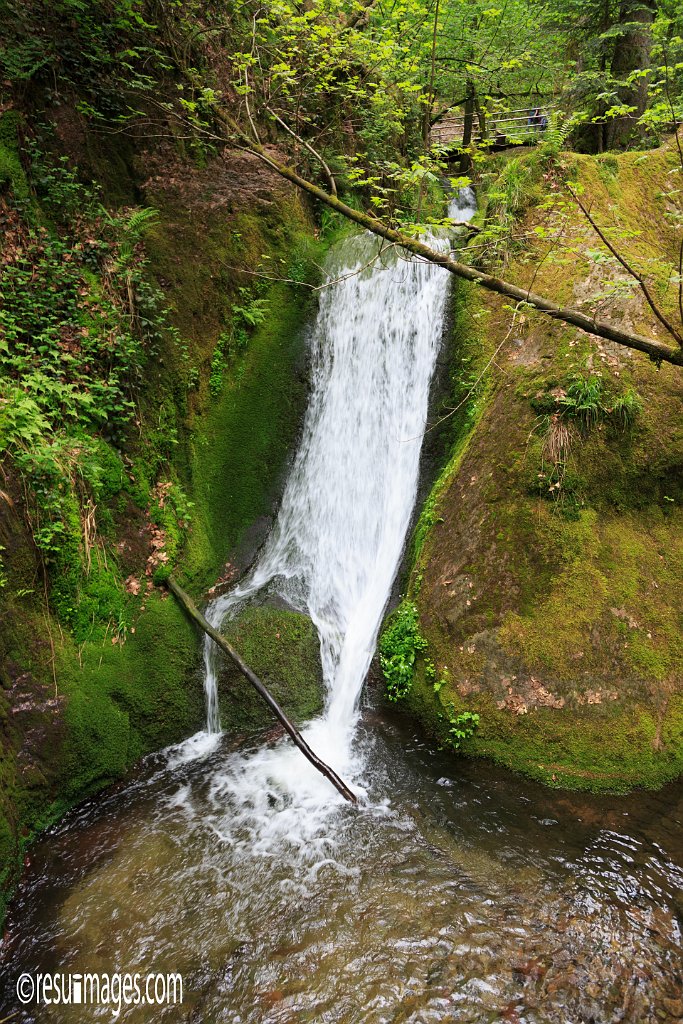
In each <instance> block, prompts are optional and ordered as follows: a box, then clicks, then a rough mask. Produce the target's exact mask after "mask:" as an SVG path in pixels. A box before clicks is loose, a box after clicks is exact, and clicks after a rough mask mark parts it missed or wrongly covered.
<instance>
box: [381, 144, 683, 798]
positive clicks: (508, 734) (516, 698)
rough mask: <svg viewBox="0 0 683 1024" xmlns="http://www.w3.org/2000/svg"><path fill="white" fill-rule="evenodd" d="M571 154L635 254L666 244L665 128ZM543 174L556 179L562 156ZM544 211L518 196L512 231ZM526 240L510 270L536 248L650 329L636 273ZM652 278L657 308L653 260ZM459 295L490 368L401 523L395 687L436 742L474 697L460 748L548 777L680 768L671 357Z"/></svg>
mask: <svg viewBox="0 0 683 1024" xmlns="http://www.w3.org/2000/svg"><path fill="white" fill-rule="evenodd" d="M522 159H529V160H532V161H535V160H538V157H537V156H536V155H535V154H534V155H530V156H529V157H527V158H522ZM571 159H572V161H573V167H572V168H571V173H573V174H574V175H575V176H576V177H577V178H578V179H579V181H580V183H581V185H582V186H583V188H584V190H585V194H586V195H587V196H588V197H589V200H590V203H589V205H591V206H592V209H593V212H594V215H595V216H597V217H598V219H600V218H602V219H603V220H604V221H605V222H607V221H608V220H609V221H610V222H613V223H614V224H615V225H616V229H617V230H619V231H620V232H621V233H622V236H624V237H628V238H629V239H631V241H630V243H629V244H630V245H631V246H632V249H633V250H635V253H636V256H637V258H638V259H639V260H641V261H645V262H646V264H647V265H648V266H652V267H658V266H660V265H661V267H665V266H666V263H667V260H668V261H669V263H670V264H672V265H673V264H674V263H675V261H676V259H677V248H676V239H675V235H674V232H673V231H672V229H671V227H670V226H669V225H668V223H667V219H666V216H665V215H664V214H665V208H666V202H667V201H668V200H666V199H665V198H664V196H665V183H666V180H667V177H668V175H669V174H670V171H671V169H672V167H674V166H675V162H676V156H675V154H674V153H672V152H671V150H670V148H668V147H664V148H662V149H661V150H659V151H656V152H653V153H650V154H648V156H647V159H644V158H642V157H637V156H636V154H624V155H623V156H620V157H618V158H616V157H615V158H614V160H613V166H612V165H611V166H612V169H611V172H610V176H607V175H605V173H604V168H603V161H602V160H601V158H591V157H581V158H578V157H574V158H571ZM554 173H556V174H558V182H557V187H558V188H559V187H560V181H559V178H560V177H561V174H562V173H567V171H566V170H565V171H564V172H562V171H561V170H558V169H555V171H554V170H553V168H552V167H550V168H548V167H546V169H545V174H546V176H547V177H552V175H553V174H554ZM545 216H546V213H545V211H544V212H543V214H541V213H540V211H536V210H534V209H533V208H532V209H530V210H527V211H525V212H524V214H523V218H524V220H523V227H522V233H525V237H526V238H527V239H529V238H533V237H534V228H535V227H536V226H537V225H538V224H539V222H540V220H541V218H542V217H545ZM562 216H566V224H565V226H564V228H563V230H564V231H565V232H566V236H567V238H568V240H569V241H568V245H569V247H570V248H571V249H572V251H576V250H580V249H581V248H582V247H583V248H584V249H589V247H590V246H591V245H595V244H596V241H595V237H592V238H591V229H590V227H589V226H588V225H587V224H586V223H585V221H583V220H582V218H581V216H580V215H579V214H578V212H577V211H575V212H574V214H573V215H572V214H570V213H567V211H566V210H565V211H564V212H563V214H562ZM527 244H528V245H529V248H528V249H527V250H526V251H525V252H524V253H521V254H519V255H517V256H516V257H515V258H510V262H509V265H508V267H507V269H506V276H507V277H508V278H511V279H513V280H515V279H517V280H520V281H526V280H528V279H529V277H530V275H531V273H532V271H531V269H530V267H533V268H536V269H535V274H536V275H537V277H536V283H535V285H534V288H535V290H536V291H538V292H540V293H542V294H546V295H553V296H556V297H557V298H558V299H559V300H560V302H564V304H566V305H569V304H581V302H586V303H587V304H588V306H589V307H590V304H591V303H592V304H596V303H598V302H602V303H603V304H607V305H608V306H609V309H608V313H609V315H610V317H611V318H612V319H614V320H615V321H619V320H623V319H627V320H628V321H630V322H631V323H632V324H634V325H635V326H636V329H638V330H642V331H643V333H648V332H650V333H653V332H654V333H656V330H655V328H654V327H653V324H652V317H651V314H650V313H649V311H648V310H647V308H646V307H645V304H644V302H642V301H641V299H640V298H639V296H638V294H637V292H635V291H634V290H633V289H630V288H627V287H625V283H624V282H623V281H620V282H619V284H620V287H619V288H613V287H612V285H613V283H614V280H613V279H614V275H615V274H617V273H618V268H617V269H616V270H615V268H614V266H613V265H612V264H611V263H609V262H607V263H605V262H604V261H603V262H601V261H600V260H597V261H596V263H595V265H594V266H593V267H592V269H591V271H590V273H589V274H587V272H586V267H585V265H584V264H583V263H581V264H577V263H576V260H575V259H570V258H569V256H567V255H565V254H564V253H560V254H559V255H558V257H557V259H554V258H553V253H552V252H551V253H550V254H548V253H547V252H546V251H545V249H544V248H543V245H542V244H538V246H536V247H534V245H535V244H534V243H527ZM629 251H632V250H631V249H629ZM544 261H545V262H544ZM657 261H659V262H657ZM662 274H663V271H662ZM655 287H656V288H657V294H658V297H659V298H660V301H662V303H663V304H664V307H665V308H669V307H668V306H667V304H671V303H673V301H674V298H675V296H673V295H672V294H670V292H671V290H670V289H669V290H668V291H667V280H666V278H665V277H664V276H662V278H661V280H659V281H657V282H656V285H655ZM458 302H459V303H460V305H461V306H465V307H466V308H467V309H468V311H469V314H470V317H469V319H470V322H471V324H474V325H478V326H476V327H470V328H468V329H466V332H467V330H469V332H470V335H471V334H472V332H473V331H474V333H475V334H476V335H478V337H477V338H475V339H473V338H472V337H469V338H468V336H467V333H465V334H464V335H462V336H461V337H460V338H459V339H458V340H459V341H460V343H461V345H464V347H465V352H466V360H467V359H469V358H470V357H471V356H472V353H473V352H475V353H476V352H478V355H476V357H475V362H474V366H475V370H476V372H475V373H474V374H472V373H471V365H472V364H471V363H468V362H467V361H466V360H465V361H464V368H465V369H468V368H469V377H468V378H467V380H471V379H472V378H473V377H474V378H477V377H478V370H477V360H479V364H480V365H481V366H482V367H484V366H485V365H486V363H487V361H488V360H489V359H490V358H491V357H492V356H493V353H496V356H495V362H496V364H497V369H496V370H495V371H493V372H489V373H488V374H486V373H485V374H484V378H483V380H482V381H479V382H478V384H477V385H476V386H475V388H474V394H473V396H472V397H471V398H469V399H467V400H466V402H465V406H464V407H463V410H461V412H459V413H458V417H459V419H458V420H457V422H456V429H455V431H454V437H453V449H452V453H451V457H450V459H449V461H448V462H447V464H446V466H445V468H444V470H443V473H442V475H441V477H440V479H439V480H438V482H437V484H436V485H435V487H434V489H433V491H432V494H431V495H430V497H429V499H428V501H427V503H426V505H425V508H424V511H423V513H422V516H421V518H420V521H419V524H418V527H417V529H416V532H415V539H414V546H413V552H412V563H413V564H412V571H411V573H410V577H409V582H408V588H407V596H408V599H409V601H411V602H413V603H414V605H415V606H416V608H417V616H418V617H417V625H418V631H419V637H420V639H421V640H424V641H426V647H420V646H419V645H418V647H417V648H416V650H415V659H414V660H415V672H414V674H413V679H412V686H411V688H410V691H409V693H408V695H407V697H406V698H405V701H404V702H403V704H402V706H404V707H407V708H408V709H409V711H410V713H412V714H413V715H414V716H415V717H416V718H418V719H419V720H420V721H421V722H422V723H423V724H424V725H425V726H426V728H427V729H428V730H429V731H430V732H432V733H433V734H434V735H435V736H437V737H438V739H439V740H440V741H441V742H443V743H444V745H446V746H448V745H453V744H452V735H451V730H452V723H453V722H454V721H455V720H457V719H458V717H459V716H462V715H463V714H465V713H467V712H471V713H473V714H477V715H478V716H479V722H478V727H477V729H476V731H475V732H474V735H473V736H471V737H469V738H463V739H462V741H461V742H460V743H459V749H460V750H461V751H462V752H464V753H468V754H472V755H478V756H485V757H490V758H493V759H495V760H496V761H498V762H500V763H502V764H504V765H507V766H509V767H511V768H514V769H516V770H519V771H522V772H525V773H527V774H529V775H531V776H533V777H534V778H536V779H539V780H540V781H542V782H545V783H548V784H550V785H554V786H564V787H571V788H588V789H593V790H608V791H624V790H628V789H631V788H633V787H636V786H645V787H657V786H659V785H661V784H663V783H664V782H666V781H667V780H669V779H672V778H674V777H676V776H677V775H679V774H680V773H681V772H683V639H682V638H683V427H682V423H683V417H682V416H681V413H682V411H683V373H682V372H681V370H680V369H677V368H675V367H670V366H668V367H667V366H662V367H661V368H658V367H656V366H654V365H653V364H652V363H651V362H649V361H648V360H647V359H645V358H644V357H642V356H640V355H638V354H636V353H633V352H630V351H628V350H624V349H620V348H618V346H616V345H612V344H610V343H607V342H601V341H598V340H595V339H590V338H588V337H587V336H585V335H581V334H580V333H578V332H576V331H573V330H570V329H569V328H567V327H566V326H562V325H559V324H550V323H549V322H548V321H547V320H546V319H543V318H541V317H540V316H538V315H530V314H528V313H522V314H520V313H519V312H518V313H517V314H516V318H515V319H514V321H512V326H511V318H512V313H511V311H509V310H508V311H506V310H505V309H504V308H501V305H500V303H499V302H498V300H495V299H493V298H491V297H485V296H482V295H481V294H480V293H478V292H477V290H476V289H474V288H471V287H469V286H466V285H461V286H459V289H458ZM671 315H675V311H673V310H672V311H671ZM464 322H465V321H464V318H462V317H460V318H459V319H458V321H457V323H456V328H458V329H459V330H461V331H462V330H463V324H464ZM456 383H457V382H456ZM469 386H470V385H469V384H468V387H469ZM460 390H461V391H462V390H463V389H462V384H460ZM459 395H460V392H458V391H457V390H456V395H455V398H456V399H458V398H459ZM451 405H452V406H456V405H457V401H454V402H451ZM389 633H390V630H389V629H388V630H387V632H386V633H385V636H388V635H389ZM384 654H385V658H386V657H387V656H390V655H391V651H388V652H387V651H385V652H384Z"/></svg>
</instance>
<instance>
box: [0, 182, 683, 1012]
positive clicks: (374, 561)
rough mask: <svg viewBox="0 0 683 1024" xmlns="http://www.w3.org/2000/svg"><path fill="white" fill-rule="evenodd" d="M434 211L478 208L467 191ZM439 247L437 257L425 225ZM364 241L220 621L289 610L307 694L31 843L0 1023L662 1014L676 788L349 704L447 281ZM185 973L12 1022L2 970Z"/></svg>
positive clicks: (421, 420)
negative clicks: (566, 786) (286, 716)
mask: <svg viewBox="0 0 683 1024" xmlns="http://www.w3.org/2000/svg"><path fill="white" fill-rule="evenodd" d="M450 212H451V216H454V217H456V218H457V219H460V220H463V219H466V218H467V217H468V216H471V214H472V212H473V200H472V196H471V194H470V193H468V192H465V193H464V194H461V195H460V196H459V197H458V198H457V199H456V200H454V202H453V204H452V207H451V211H450ZM430 241H431V243H432V244H433V245H441V246H446V245H448V244H449V241H448V238H447V237H446V236H445V234H439V233H435V235H434V237H432V238H430ZM377 252H378V243H377V241H376V240H373V239H371V238H369V237H368V236H362V235H361V236H356V237H354V238H352V239H347V240H346V241H344V242H343V243H342V244H341V246H340V247H338V248H337V250H336V251H335V252H333V254H332V255H331V258H330V263H329V265H328V268H327V270H328V273H329V275H330V277H331V278H333V279H336V283H334V284H331V285H330V287H328V288H326V289H325V290H323V292H322V293H321V301H320V309H319V313H318V319H317V323H316V328H315V330H314V332H313V341H312V349H313V350H312V384H313V386H312V395H311V401H310V405H309V409H308V412H307V416H306V421H305V424H304V428H303V433H302V440H301V444H300V448H299V451H298V453H297V455H296V457H295V460H294V463H293V466H292V469H291V472H290V476H289V480H288V483H287V486H286V488H285V493H284V495H283V499H282V504H281V508H280V512H279V515H278V519H277V522H276V524H275V526H274V529H273V531H272V533H271V535H270V537H269V539H268V540H267V541H266V543H265V545H264V547H263V550H262V552H261V554H260V556H259V558H258V560H257V562H256V564H255V566H254V567H253V569H252V570H251V572H250V573H249V574H248V576H247V577H246V579H245V580H244V581H243V582H241V583H240V584H239V585H238V586H237V587H236V588H235V589H234V590H232V591H231V592H230V593H228V594H226V595H224V596H222V597H220V598H218V599H217V600H216V601H214V602H213V603H212V605H211V606H210V607H209V609H208V611H207V616H208V617H209V618H210V619H211V621H212V622H213V623H214V624H216V625H219V624H220V623H221V622H223V621H224V620H225V619H226V618H228V617H231V616H234V615H236V614H238V613H239V611H240V609H241V608H243V607H244V606H245V605H246V604H248V603H250V602H254V601H269V600H278V601H280V602H281V601H285V602H286V603H287V605H288V606H290V607H292V608H294V609H297V610H300V611H303V612H305V613H306V614H308V615H310V616H311V618H312V620H313V621H314V623H315V625H316V627H317V629H318V633H319V635H320V644H321V657H322V668H323V678H324V683H325V687H326V694H327V697H326V703H325V709H324V712H323V714H322V715H321V716H320V717H319V718H318V719H316V720H314V721H313V722H311V723H308V724H307V725H306V726H305V728H304V730H303V731H304V734H305V737H306V739H307V740H308V742H309V743H310V745H311V746H312V747H313V749H314V750H315V751H316V752H317V753H318V754H319V755H320V756H321V757H323V758H324V759H325V760H326V761H328V762H329V763H330V764H331V765H332V766H333V767H334V769H335V770H336V771H337V772H338V773H339V774H340V775H341V776H342V778H344V780H345V781H346V782H347V783H349V784H350V785H351V787H352V788H353V789H354V790H355V792H356V793H357V794H358V795H359V797H360V799H361V804H360V808H354V807H351V806H349V805H348V804H346V803H345V802H344V801H343V800H342V798H341V797H340V795H339V794H338V793H337V792H336V791H335V790H334V789H333V788H332V787H331V786H330V784H329V783H328V782H327V781H326V780H325V779H324V778H322V776H320V775H319V774H318V773H317V772H315V771H314V770H313V768H312V767H311V766H310V765H309V764H308V762H306V761H304V760H303V758H302V756H301V754H300V753H299V752H298V751H297V750H296V749H295V748H294V747H293V746H292V745H291V743H289V741H287V740H286V739H278V740H273V739H272V738H270V737H255V738H252V740H251V741H250V743H249V745H247V746H244V745H242V746H240V747H237V746H236V745H235V744H234V742H232V741H231V740H230V738H229V737H228V736H226V735H224V734H223V733H222V732H221V728H220V718H219V711H218V701H217V690H216V687H217V678H216V677H217V672H216V664H215V661H214V653H213V651H212V650H211V649H210V647H208V646H207V647H206V649H205V690H206V701H207V723H206V728H205V729H204V730H203V731H202V732H200V733H198V734H197V735H196V736H194V737H191V738H190V739H188V740H187V741H185V742H184V743H181V744H179V745H177V746H176V747H173V748H169V749H167V750H165V751H162V752H160V753H159V754H156V755H154V756H152V757H149V758H147V759H146V760H145V762H143V764H142V765H141V766H140V767H139V768H138V770H137V771H136V772H135V774H134V775H133V777H132V778H131V779H129V780H127V781H126V782H125V783H122V784H121V785H119V786H117V787H115V788H113V789H112V790H110V791H109V792H108V793H106V794H104V795H100V796H99V797H97V798H96V799H94V800H92V801H91V802H89V803H86V804H84V805H83V806H81V807H79V808H77V809H75V810H74V811H73V812H72V813H71V814H69V815H68V816H67V817H66V818H65V819H64V820H63V821H62V822H61V823H60V824H59V825H58V826H56V827H55V828H53V829H52V830H50V831H49V832H48V833H46V834H45V835H44V836H43V837H42V838H41V839H40V840H39V841H38V842H37V843H36V844H35V845H34V846H33V847H32V849H31V863H30V866H29V867H28V868H27V871H26V874H25V877H24V880H23V882H22V884H21V887H20V890H19V893H18V896H17V898H16V899H15V902H14V904H13V906H12V909H11V913H10V917H9V921H8V934H7V937H6V938H5V940H4V942H3V945H2V947H0V968H1V970H2V985H0V1020H2V1018H4V1017H7V1016H8V1015H10V1014H12V1015H13V1016H12V1017H11V1020H13V1021H16V1022H21V1024H28V1022H43V1021H44V1022H48V1021H49V1022H52V1021H55V1022H62V1021H63V1022H67V1024H70V1022H81V1021H92V1020H110V1019H118V1020H125V1021H127V1022H128V1021H131V1022H135V1021H149V1020H155V1021H156V1020H159V1021H187V1022H202V1024H214V1022H215V1024H218V1022H225V1024H228V1022H229V1024H261V1022H263V1024H289V1022H299V1021H312V1022H313V1021H315V1022H318V1021H319V1022H330V1024H336V1022H343V1024H357V1022H368V1024H384V1022H386V1024H389V1022H392V1024H394V1022H395V1024H399V1022H406V1024H407V1022H413V1024H431V1022H436V1021H454V1022H455V1021H457V1022H473V1024H475V1022H476V1024H479V1022H486V1021H497V1020H506V1021H513V1022H515V1021H516V1022H529V1024H532V1022H533V1024H543V1022H548V1024H568V1022H569V1024H575V1022H576V1024H579V1022H586V1024H588V1022H595V1024H602V1022H605V1024H607V1022H613V1021H614V1022H617V1021H628V1022H633V1024H640V1022H647V1021H652V1022H655V1021H664V1022H666V1021H675V1020H678V1019H681V1018H683V967H682V961H683V957H682V955H681V954H682V948H683V939H682V936H681V929H682V927H683V839H682V836H683V785H681V784H677V785H674V786H670V787H668V788H667V789H665V790H663V791H661V792H660V793H657V794H654V795H653V794H646V795H643V794H636V795H633V796H631V797H628V798H625V797H624V798H619V797H600V798H597V797H589V796H584V795H573V794H566V793H559V792H553V791H550V790H546V789H544V788H542V787H540V786H537V785H535V784H533V783H530V782H529V781H527V780H523V779H519V778H517V777H514V776H512V775H510V774H508V773H504V772H502V771H499V770H498V769H496V768H494V767H492V766H490V765H486V764H482V763H473V762H472V763H471V762H466V761H463V760H458V759H456V758H454V757H453V756H452V755H451V756H446V755H444V754H441V753H439V752H436V751H434V750H433V749H432V748H430V747H429V746H427V745H426V744H425V743H424V741H423V740H422V739H420V738H419V737H416V736H415V735H414V734H413V732H412V731H411V729H410V727H409V725H408V724H407V723H406V722H404V721H400V720H394V718H393V717H392V716H388V715H387V714H386V713H385V712H383V711H379V710H377V708H376V707H374V704H373V696H372V694H371V693H370V694H368V693H365V694H364V693H363V683H364V681H365V678H366V675H367V672H368V668H369V666H370V662H371V659H372V656H373V652H374V649H375V645H376V641H377V634H378V631H379V628H380V625H381V621H382V617H383V614H384V612H385V609H386V605H387V601H388V599H389V595H390V592H391V588H392V585H393V583H394V580H395V577H396V573H397V571H398V567H399V564H400V560H401V557H402V553H403V548H404V544H405V538H406V533H407V530H408V528H409V525H410V522H411V518H412V516H413V511H414V504H415V499H416V493H417V487H418V478H419V462H420V449H421V438H422V432H423V430H424V428H425V424H426V421H427V413H428V406H429V393H430V384H431V378H432V374H433V370H434V365H435V361H436V358H437V355H438V351H439V347H440V344H441V338H442V332H443V321H444V313H445V306H446V301H447V296H448V286H449V275H448V274H447V273H446V272H445V271H443V270H442V269H440V268H437V267H435V266H432V265H427V264H423V263H417V262H411V261H407V260H405V259H403V258H402V257H401V254H400V253H397V252H396V251H395V250H386V251H383V252H382V253H381V254H380V256H379V257H378V258H374V257H376V256H377ZM56 971H62V972H72V973H81V974H82V973H84V972H97V973H103V972H108V973H110V974H112V973H114V972H131V973H134V972H140V973H143V974H144V973H147V972H151V971H156V972H179V973H180V974H181V975H182V977H183V1001H182V1004H180V1005H163V1006H155V1007H153V1008H150V1007H149V1006H147V1007H144V1006H139V1005H138V1006H135V1005H130V1006H122V1007H121V1010H120V1013H119V1014H118V1015H115V1014H113V1013H112V1008H111V1006H90V1005H89V1006H82V1005H58V1006H55V1005H36V1004H31V1005H26V1006H23V1007H22V1006H20V1005H18V1003H17V999H16V995H15V985H16V980H17V978H18V976H19V975H20V974H21V973H22V972H29V973H31V974H38V973H39V972H56Z"/></svg>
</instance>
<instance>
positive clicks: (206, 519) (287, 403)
mask: <svg viewBox="0 0 683 1024" xmlns="http://www.w3.org/2000/svg"><path fill="white" fill-rule="evenodd" d="M269 299H270V312H269V319H268V322H267V323H264V324H263V325H262V326H261V327H259V329H258V330H257V331H256V333H255V334H254V335H253V337H252V338H251V339H250V342H249V348H248V350H247V352H246V353H245V354H244V355H243V356H242V357H241V359H240V361H239V362H238V363H237V364H236V366H235V372H234V374H233V376H232V379H231V380H230V381H226V383H225V385H224V387H223V389H222V391H221V394H220V395H219V396H218V398H217V399H216V401H215V402H214V403H213V404H212V405H211V406H210V408H209V409H208V410H207V412H206V414H205V416H204V417H203V419H202V424H201V428H200V429H199V430H198V431H196V433H195V434H194V436H193V437H192V440H191V442H190V456H189V467H188V471H187V473H186V479H187V486H188V490H189V491H190V493H191V494H192V498H193V501H194V503H195V508H194V510H193V524H192V529H191V531H190V535H189V537H188V542H187V547H186V550H185V552H184V554H183V559H182V575H183V578H184V580H185V582H186V583H187V584H188V585H189V586H190V588H193V589H195V590H198V589H201V588H202V587H204V586H206V585H207V583H208V582H209V581H211V580H212V579H215V577H216V575H218V572H219V570H220V568H221V566H222V565H223V563H224V562H225V559H226V557H227V555H228V554H229V553H230V552H231V551H234V550H235V548H236V547H237V546H238V545H239V543H240V541H241V540H242V539H243V537H244V534H245V532H246V530H247V528H248V527H249V526H250V525H251V524H252V523H253V522H254V520H256V519H257V518H258V517H259V516H263V515H267V514H268V513H270V512H271V511H272V507H273V501H274V498H275V496H276V494H277V492H278V489H279V486H280V482H281V480H282V474H283V472H284V467H285V464H286V460H287V457H288V455H289V453H290V452H291V450H292V445H293V443H294V441H295V439H296V435H297V432H298V430H299V425H300V423H301V416H302V414H303V410H304V406H305V401H306V394H307V390H306V382H305V378H304V375H303V372H302V367H303V360H304V354H305V353H304V346H305V341H304V333H303V322H304V319H305V315H306V311H305V309H304V308H303V307H302V306H301V305H300V304H299V303H298V302H297V301H296V298H295V297H294V296H293V294H292V292H291V291H290V290H289V289H287V288H286V287H285V286H282V285H278V286H276V287H274V288H273V289H271V290H270V292H269Z"/></svg>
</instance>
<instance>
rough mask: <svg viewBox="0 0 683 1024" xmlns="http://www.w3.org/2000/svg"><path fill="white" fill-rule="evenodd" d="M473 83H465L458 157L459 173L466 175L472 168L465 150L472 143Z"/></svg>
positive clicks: (470, 160)
mask: <svg viewBox="0 0 683 1024" xmlns="http://www.w3.org/2000/svg"><path fill="white" fill-rule="evenodd" d="M474 97H475V90H474V83H473V82H469V81H468V83H467V93H466V96H465V121H464V123H463V128H462V149H463V154H462V156H461V157H460V173H461V174H466V173H467V171H469V169H470V167H471V166H472V158H471V156H470V154H469V153H466V152H465V150H466V149H467V147H468V146H469V145H470V143H471V142H472V128H473V126H474Z"/></svg>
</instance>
